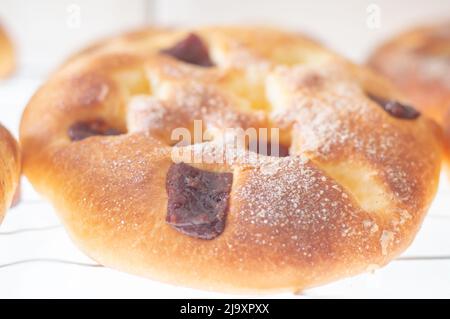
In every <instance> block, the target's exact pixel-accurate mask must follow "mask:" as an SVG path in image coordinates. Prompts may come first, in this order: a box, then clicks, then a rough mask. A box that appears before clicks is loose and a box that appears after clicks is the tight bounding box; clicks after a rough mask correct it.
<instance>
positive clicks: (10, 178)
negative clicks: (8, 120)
mask: <svg viewBox="0 0 450 319" xmlns="http://www.w3.org/2000/svg"><path fill="white" fill-rule="evenodd" d="M20 167H21V165H20V153H19V146H18V144H17V142H16V140H15V139H14V138H13V137H12V135H11V134H10V133H9V132H8V130H7V129H6V128H4V127H3V126H2V125H0V223H1V222H2V220H3V217H4V215H5V212H6V210H7V209H8V208H10V207H11V205H12V204H13V203H14V201H16V200H17V199H16V197H17V196H20V195H19V191H18V185H19V177H20Z"/></svg>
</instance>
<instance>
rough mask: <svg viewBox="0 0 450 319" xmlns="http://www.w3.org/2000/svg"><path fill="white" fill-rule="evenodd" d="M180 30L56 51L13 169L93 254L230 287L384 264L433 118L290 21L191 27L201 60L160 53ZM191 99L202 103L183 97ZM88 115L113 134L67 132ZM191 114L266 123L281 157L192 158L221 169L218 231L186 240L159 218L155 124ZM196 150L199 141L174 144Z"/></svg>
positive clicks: (204, 147)
mask: <svg viewBox="0 0 450 319" xmlns="http://www.w3.org/2000/svg"><path fill="white" fill-rule="evenodd" d="M189 31H192V30H189ZM189 31H175V30H165V29H149V30H145V31H142V32H136V33H133V34H128V35H125V36H122V37H117V38H114V39H110V40H108V41H104V42H102V43H101V44H99V45H96V46H93V47H91V48H89V49H88V50H86V51H84V52H82V53H80V54H78V55H76V56H74V57H72V58H71V59H70V60H69V61H68V62H67V63H66V64H65V65H64V66H63V67H62V68H61V69H60V70H58V71H57V72H56V73H55V74H54V75H53V76H52V77H51V78H50V79H49V80H48V82H47V83H46V84H45V85H44V86H43V87H42V88H41V89H40V90H39V91H38V92H37V93H36V94H35V95H34V97H33V98H32V100H31V101H30V103H29V105H28V106H27V108H26V111H25V113H24V115H23V119H22V123H21V143H22V145H23V151H24V170H25V174H26V175H27V177H28V178H29V179H30V181H31V182H32V183H33V185H34V186H35V187H36V189H37V190H38V191H39V192H41V193H42V194H44V195H45V196H46V197H47V198H49V199H50V200H51V202H52V203H53V204H54V206H55V207H56V209H57V211H58V213H59V214H60V216H61V218H62V221H63V223H64V225H65V226H66V228H67V230H68V231H69V233H70V235H71V237H72V238H73V240H74V241H75V242H76V243H77V244H78V245H79V246H80V247H81V249H83V250H84V251H85V252H86V253H87V254H88V255H89V256H91V257H92V258H93V259H95V260H97V261H98V262H99V263H101V264H104V265H106V266H109V267H113V268H116V269H120V270H123V271H127V272H130V273H134V274H138V275H142V276H146V277H150V278H155V279H158V280H162V281H166V282H170V283H174V284H180V285H186V286H192V287H200V288H204V289H212V290H221V291H231V292H248V291H256V292H268V291H280V290H289V291H295V290H299V289H304V288H307V287H311V286H317V285H320V284H324V283H326V282H330V281H332V280H336V279H339V278H342V277H347V276H352V275H355V274H358V273H361V272H364V271H370V270H373V269H375V268H377V267H380V266H383V265H385V264H386V263H387V262H389V261H390V260H391V259H392V258H394V257H396V256H397V255H398V254H399V253H401V252H402V251H403V250H404V249H405V248H406V247H407V246H408V245H409V244H410V243H411V241H412V240H413V238H414V236H415V234H416V232H417V231H418V229H419V227H420V224H421V222H422V219H423V218H424V216H425V214H426V211H427V209H428V206H429V205H430V203H431V201H432V198H433V196H434V194H435V191H436V187H437V183H438V176H439V169H440V167H439V166H440V146H439V144H438V143H437V142H436V139H435V138H434V133H435V128H434V126H433V124H432V123H431V122H430V121H428V120H427V119H425V118H424V117H419V118H418V119H416V120H413V121H408V120H399V119H396V118H393V117H391V116H389V115H388V114H387V113H386V112H385V111H384V110H382V109H381V108H380V107H379V106H378V105H377V104H376V103H374V102H373V101H371V100H370V99H368V98H367V96H366V94H365V93H366V92H370V93H373V94H378V95H382V96H384V97H386V98H393V99H398V100H401V101H404V102H408V101H407V100H405V99H404V97H402V96H399V95H398V94H397V93H396V92H395V91H394V90H393V89H392V88H391V87H390V86H389V85H388V84H386V83H385V82H384V81H383V80H382V79H380V78H378V77H377V76H375V75H373V74H372V73H371V72H369V71H368V70H366V69H364V68H362V67H358V66H355V65H353V64H350V63H348V62H346V61H345V60H343V59H342V58H340V57H338V56H336V55H335V54H334V53H331V52H330V51H328V50H326V49H324V48H322V47H321V46H320V45H319V44H317V43H316V42H314V41H312V40H310V39H307V38H305V37H303V36H301V35H298V34H292V33H284V32H280V31H277V30H273V29H267V28H222V27H217V28H205V29H199V30H194V31H195V33H197V34H198V35H200V36H201V37H202V38H203V39H204V40H205V41H206V42H207V44H208V47H209V48H210V54H211V56H212V59H213V61H214V62H215V63H216V65H217V67H215V68H199V67H196V66H193V65H188V64H185V63H182V62H179V61H176V60H174V59H172V58H170V57H167V56H164V55H160V54H158V53H157V52H158V51H159V50H160V49H165V48H167V47H171V46H172V45H173V44H174V43H176V42H177V41H179V40H180V39H183V38H184V37H185V36H186V34H187V32H189ZM200 108H202V112H198V110H199V109H200ZM95 118H102V119H104V120H105V121H107V122H108V123H110V124H111V125H113V126H114V127H116V128H119V129H121V130H124V131H127V132H128V133H127V134H124V135H120V136H115V137H100V136H98V137H92V138H89V139H86V140H83V141H81V142H74V143H72V142H70V141H69V139H68V137H67V129H68V127H70V125H72V124H73V123H75V122H77V121H80V120H89V119H95ZM196 118H197V119H198V118H200V119H203V120H204V121H205V122H206V123H207V124H208V125H209V127H210V128H212V130H213V132H218V131H220V130H221V129H222V128H224V127H235V126H239V127H243V128H247V127H267V126H270V127H278V128H280V131H281V138H282V140H283V142H284V143H286V144H288V145H291V153H292V156H290V157H285V158H275V157H264V156H260V157H258V158H257V159H256V160H249V159H248V152H247V151H242V150H241V151H240V152H236V153H235V154H234V156H233V157H230V158H227V161H226V162H225V163H223V164H195V166H197V167H199V168H202V169H206V170H211V171H220V172H224V171H225V172H232V173H233V176H234V177H233V186H232V191H231V196H230V198H231V199H230V210H229V212H228V217H227V222H226V227H225V231H224V232H223V233H222V234H221V235H220V236H218V237H217V238H215V239H213V240H201V239H196V238H192V237H189V236H186V235H183V234H182V233H180V232H178V231H176V230H175V229H173V228H172V227H170V226H169V225H168V224H167V223H166V222H165V217H166V210H167V195H166V190H165V181H166V180H165V179H166V174H167V171H168V169H169V167H170V165H171V164H172V163H173V161H174V160H176V158H173V156H174V155H173V152H172V151H173V148H171V147H170V146H169V141H168V137H167V136H168V135H167V134H169V133H170V131H171V130H172V129H173V128H175V127H179V126H189V125H190V123H191V122H192V120H193V119H196ZM184 150H187V151H188V152H191V153H192V154H197V153H200V152H201V154H203V156H205V157H206V158H207V157H208V156H211V154H213V151H217V145H216V144H215V143H214V141H213V142H209V143H203V144H195V145H192V146H186V147H185V148H184Z"/></svg>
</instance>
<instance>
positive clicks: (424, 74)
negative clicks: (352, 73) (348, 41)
mask: <svg viewBox="0 0 450 319" xmlns="http://www.w3.org/2000/svg"><path fill="white" fill-rule="evenodd" d="M368 64H369V65H370V66H371V67H372V68H373V69H375V70H376V71H378V72H380V73H381V74H383V75H385V76H386V77H388V78H389V79H390V80H392V81H393V82H394V83H395V84H396V85H397V86H398V88H400V89H401V90H402V91H403V92H404V93H405V95H407V96H408V97H409V98H410V99H411V100H412V101H413V102H414V103H415V104H416V105H415V106H416V107H417V108H418V109H420V111H422V112H423V113H424V114H426V115H427V116H429V117H431V118H432V119H434V120H435V121H436V122H437V123H439V124H440V125H441V127H442V128H443V130H444V134H445V136H446V138H445V140H446V141H445V143H446V146H447V147H446V152H447V159H449V160H450V21H449V22H447V23H442V24H437V25H430V26H424V27H416V28H414V29H411V30H409V31H406V32H404V33H401V34H399V35H397V36H395V37H394V38H392V39H390V40H389V41H387V42H386V43H384V44H383V45H382V46H380V47H379V48H378V49H377V50H376V51H375V52H374V53H373V55H372V56H371V57H370V58H369V61H368Z"/></svg>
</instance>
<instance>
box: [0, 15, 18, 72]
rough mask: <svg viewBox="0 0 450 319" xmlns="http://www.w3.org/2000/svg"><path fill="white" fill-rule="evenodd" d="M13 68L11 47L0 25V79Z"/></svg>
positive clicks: (12, 50)
mask: <svg viewBox="0 0 450 319" xmlns="http://www.w3.org/2000/svg"><path fill="white" fill-rule="evenodd" d="M14 67H15V59H14V49H13V45H12V43H11V40H10V39H9V37H8V35H7V34H6V31H5V29H4V28H3V27H2V25H1V24H0V79H1V78H4V77H6V76H8V75H10V74H11V72H12V71H13V70H14Z"/></svg>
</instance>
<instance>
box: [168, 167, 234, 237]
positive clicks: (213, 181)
mask: <svg viewBox="0 0 450 319" xmlns="http://www.w3.org/2000/svg"><path fill="white" fill-rule="evenodd" d="M232 183H233V174H231V173H214V172H208V171H204V170H201V169H197V168H194V167H192V166H189V165H187V164H184V163H180V164H172V166H171V167H170V168H169V171H168V173H167V179H166V191H167V194H168V205H167V216H166V221H167V223H169V224H170V225H171V226H172V227H174V228H175V229H177V230H178V231H180V232H182V233H183V234H186V235H188V236H192V237H195V238H201V239H213V238H215V237H217V236H219V235H220V234H221V233H222V232H223V230H224V229H225V221H226V215H227V211H228V201H229V197H230V191H231V184H232Z"/></svg>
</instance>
